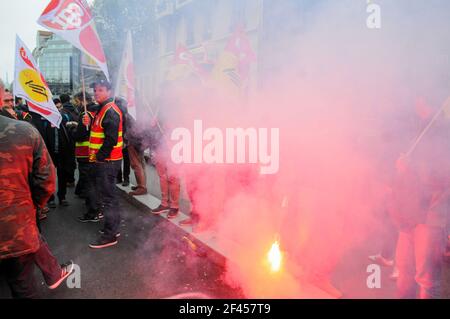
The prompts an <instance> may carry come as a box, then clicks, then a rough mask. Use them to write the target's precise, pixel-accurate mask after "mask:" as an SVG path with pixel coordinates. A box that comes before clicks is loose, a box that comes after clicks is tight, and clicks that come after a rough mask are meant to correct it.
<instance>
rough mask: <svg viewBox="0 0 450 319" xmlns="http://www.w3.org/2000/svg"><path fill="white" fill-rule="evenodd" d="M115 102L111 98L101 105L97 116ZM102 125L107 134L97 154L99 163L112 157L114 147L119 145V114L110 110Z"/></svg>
mask: <svg viewBox="0 0 450 319" xmlns="http://www.w3.org/2000/svg"><path fill="white" fill-rule="evenodd" d="M113 101H114V99H112V98H111V99H108V100H106V101H105V102H103V103H102V104H100V107H99V110H98V113H97V116H98V114H99V113H100V112H101V110H102V108H104V107H105V106H106V105H107V104H108V103H111V102H113ZM97 116H96V119H97ZM122 117H123V116H122ZM101 125H102V126H103V129H104V132H105V140H104V142H103V145H102V147H101V148H100V149H99V151H98V153H97V161H99V162H103V161H104V160H105V159H106V158H108V157H109V156H110V155H111V152H112V150H113V148H114V146H116V144H117V143H118V140H119V126H120V116H119V114H117V112H116V111H114V110H113V109H110V110H108V111H107V112H106V113H105V116H104V117H103V120H102V123H101Z"/></svg>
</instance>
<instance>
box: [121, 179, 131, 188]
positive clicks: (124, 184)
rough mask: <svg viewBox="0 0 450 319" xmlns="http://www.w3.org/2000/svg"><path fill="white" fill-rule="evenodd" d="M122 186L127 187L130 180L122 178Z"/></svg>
mask: <svg viewBox="0 0 450 319" xmlns="http://www.w3.org/2000/svg"><path fill="white" fill-rule="evenodd" d="M122 186H123V187H128V186H130V181H128V180H124V181H123V183H122Z"/></svg>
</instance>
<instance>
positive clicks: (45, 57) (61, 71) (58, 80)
mask: <svg viewBox="0 0 450 319" xmlns="http://www.w3.org/2000/svg"><path fill="white" fill-rule="evenodd" d="M33 54H34V57H35V58H36V60H37V63H38V65H39V68H40V70H41V72H42V74H43V75H44V78H45V80H46V81H47V83H48V85H49V87H50V90H51V92H52V93H53V95H60V94H62V93H70V94H72V93H74V92H76V91H78V90H79V89H80V78H81V77H80V73H81V72H80V61H81V52H80V51H79V50H78V49H76V48H75V47H73V46H72V45H71V44H70V43H69V42H67V41H65V40H63V39H62V38H60V37H59V36H57V35H55V34H53V33H51V32H46V31H38V34H37V39H36V49H35V50H34V52H33Z"/></svg>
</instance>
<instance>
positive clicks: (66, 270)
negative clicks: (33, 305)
mask: <svg viewBox="0 0 450 319" xmlns="http://www.w3.org/2000/svg"><path fill="white" fill-rule="evenodd" d="M73 266H74V264H73V261H69V262H67V263H65V264H62V265H61V276H60V278H59V279H58V280H57V281H56V282H55V283H53V284H51V285H48V289H52V290H53V289H56V288H58V287H59V285H61V283H62V282H63V281H64V280H65V279H66V278H67V277H69V276H70V274H71V273H72V271H73V268H74V267H73Z"/></svg>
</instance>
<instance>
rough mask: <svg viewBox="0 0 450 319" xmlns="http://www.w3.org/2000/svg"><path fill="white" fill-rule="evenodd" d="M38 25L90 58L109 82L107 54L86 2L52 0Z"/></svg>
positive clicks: (78, 0)
mask: <svg viewBox="0 0 450 319" xmlns="http://www.w3.org/2000/svg"><path fill="white" fill-rule="evenodd" d="M38 23H39V24H40V25H42V26H43V27H45V28H47V29H49V30H50V31H52V32H53V33H55V34H57V35H59V36H61V37H62V38H64V39H65V40H67V41H68V42H70V43H71V44H72V45H73V46H75V47H77V48H78V49H80V50H81V51H82V52H83V53H85V54H87V55H88V56H90V57H91V58H92V59H93V60H94V61H95V62H96V63H97V64H98V66H99V67H100V68H101V69H102V71H103V73H105V76H106V78H107V79H108V80H109V73H108V66H107V64H106V58H105V53H104V52H103V48H102V45H101V43H100V39H99V37H98V35H97V32H96V31H95V28H94V19H93V17H92V14H91V11H90V9H89V5H88V4H87V3H86V2H85V1H84V0H51V2H50V3H49V5H48V6H47V8H46V9H45V10H44V12H43V13H42V15H41V17H40V18H39V20H38Z"/></svg>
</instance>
